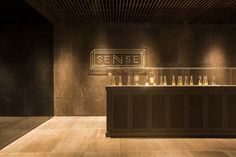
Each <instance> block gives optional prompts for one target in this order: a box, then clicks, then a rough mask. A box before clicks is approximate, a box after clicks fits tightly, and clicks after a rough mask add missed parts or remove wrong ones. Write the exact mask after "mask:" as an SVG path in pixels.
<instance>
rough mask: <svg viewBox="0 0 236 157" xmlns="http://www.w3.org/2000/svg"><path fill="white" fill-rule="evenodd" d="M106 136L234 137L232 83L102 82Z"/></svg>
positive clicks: (234, 90) (235, 88)
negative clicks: (120, 83)
mask: <svg viewBox="0 0 236 157" xmlns="http://www.w3.org/2000/svg"><path fill="white" fill-rule="evenodd" d="M106 92H107V133H106V135H107V136H110V137H140V136H157V137H163V136H164V137H180V136H181V137H236V121H235V119H236V86H235V85H208V86H199V85H194V86H183V85H181V86H178V85H175V86H173V85H161V86H160V85H156V86H153V85H150V86H145V85H137V86H136V85H128V86H127V85H123V86H106Z"/></svg>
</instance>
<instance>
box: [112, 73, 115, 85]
mask: <svg viewBox="0 0 236 157" xmlns="http://www.w3.org/2000/svg"><path fill="white" fill-rule="evenodd" d="M112 85H113V86H115V85H116V77H115V76H114V75H113V76H112Z"/></svg>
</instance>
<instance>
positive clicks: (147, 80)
mask: <svg viewBox="0 0 236 157" xmlns="http://www.w3.org/2000/svg"><path fill="white" fill-rule="evenodd" d="M148 85H149V79H148V76H146V79H145V86H148Z"/></svg>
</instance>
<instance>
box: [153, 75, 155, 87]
mask: <svg viewBox="0 0 236 157" xmlns="http://www.w3.org/2000/svg"><path fill="white" fill-rule="evenodd" d="M153 81H154V82H153V85H156V76H155V75H153Z"/></svg>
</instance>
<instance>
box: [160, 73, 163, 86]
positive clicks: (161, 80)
mask: <svg viewBox="0 0 236 157" xmlns="http://www.w3.org/2000/svg"><path fill="white" fill-rule="evenodd" d="M160 85H163V77H162V75H161V76H160Z"/></svg>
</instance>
